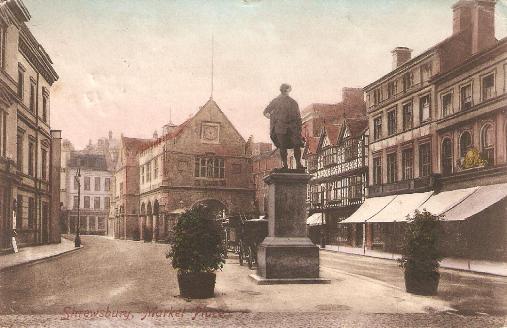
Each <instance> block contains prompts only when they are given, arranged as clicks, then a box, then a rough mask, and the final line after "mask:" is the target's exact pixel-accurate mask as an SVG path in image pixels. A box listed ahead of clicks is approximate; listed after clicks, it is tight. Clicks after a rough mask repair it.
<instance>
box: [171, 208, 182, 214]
mask: <svg viewBox="0 0 507 328" xmlns="http://www.w3.org/2000/svg"><path fill="white" fill-rule="evenodd" d="M185 211H186V209H184V208H177V209H175V210H174V211H171V212H169V214H183V213H185Z"/></svg>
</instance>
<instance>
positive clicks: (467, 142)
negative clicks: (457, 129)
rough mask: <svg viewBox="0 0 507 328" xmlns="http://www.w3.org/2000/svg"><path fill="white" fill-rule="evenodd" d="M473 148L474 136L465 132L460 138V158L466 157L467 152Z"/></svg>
mask: <svg viewBox="0 0 507 328" xmlns="http://www.w3.org/2000/svg"><path fill="white" fill-rule="evenodd" d="M471 146H472V135H471V134H470V132H468V131H465V132H463V134H462V135H461V137H460V138H459V155H460V157H465V155H466V154H467V151H468V150H469V149H470V147H471Z"/></svg>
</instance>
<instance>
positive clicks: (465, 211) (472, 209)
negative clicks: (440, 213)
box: [443, 183, 507, 221]
mask: <svg viewBox="0 0 507 328" xmlns="http://www.w3.org/2000/svg"><path fill="white" fill-rule="evenodd" d="M506 197H507V183H502V184H495V185H489V186H480V187H479V189H477V191H476V192H474V193H472V194H470V196H468V197H467V198H465V199H464V200H463V201H462V202H461V203H459V204H457V205H456V206H455V207H453V208H451V209H450V210H448V211H447V212H445V213H444V217H443V220H444V221H460V220H466V219H468V218H470V217H472V216H473V215H475V214H477V213H480V212H482V211H484V210H485V209H486V208H488V207H490V206H492V205H494V204H496V203H498V202H499V201H501V200H502V199H505V198H506Z"/></svg>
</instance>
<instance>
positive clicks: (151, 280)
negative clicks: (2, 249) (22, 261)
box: [0, 236, 506, 328]
mask: <svg viewBox="0 0 507 328" xmlns="http://www.w3.org/2000/svg"><path fill="white" fill-rule="evenodd" d="M83 244H84V245H85V248H84V249H82V250H80V251H78V252H75V253H73V254H69V255H63V256H60V257H57V258H54V259H51V260H48V261H45V262H40V263H36V264H33V265H27V266H20V267H17V268H13V269H11V270H7V271H4V272H1V273H0V327H16V328H17V327H39V326H44V327H89V326H94V327H103V326H109V327H144V326H146V327H163V326H198V327H210V326H223V327H308V326H312V327H369V328H371V327H440V326H454V327H502V326H506V322H505V317H504V315H499V314H504V313H505V311H504V310H505V300H502V299H501V298H499V296H500V295H502V293H504V292H505V280H504V279H503V278H502V279H501V278H496V277H487V276H480V275H473V274H467V273H455V272H452V273H451V272H447V271H445V272H444V273H443V279H442V286H441V289H440V291H441V292H440V295H439V297H442V298H444V299H449V300H451V302H452V303H453V304H458V305H461V306H462V309H471V308H473V310H474V311H476V310H477V309H476V307H475V306H472V307H470V306H468V305H467V304H472V303H474V304H475V303H481V304H483V305H484V304H486V305H484V307H485V309H484V312H485V313H491V314H497V316H491V315H480V314H476V313H475V314H471V313H469V312H468V313H466V311H464V310H463V311H462V313H454V314H453V313H426V314H424V313H420V314H374V313H372V314H360V313H354V312H351V311H347V310H343V309H334V308H333V309H330V310H324V311H321V312H312V313H304V312H298V313H248V312H246V313H225V312H222V313H219V314H218V316H217V314H216V313H215V314H213V313H211V314H209V313H208V314H207V315H206V316H205V314H204V313H198V314H197V315H196V312H195V311H196V308H195V305H198V304H200V303H196V302H194V301H192V302H191V303H188V302H186V301H185V300H183V299H181V298H178V297H176V296H177V295H178V294H179V291H178V288H177V284H176V278H175V272H174V270H173V269H172V268H171V267H170V266H169V262H168V260H166V259H165V257H164V254H165V251H166V247H167V246H166V245H161V244H151V243H138V242H131V241H119V240H110V239H106V238H103V237H91V236H84V237H83ZM321 254H322V257H321V261H322V265H323V266H325V267H331V268H334V269H338V270H342V271H347V272H348V273H349V274H358V275H363V276H367V277H371V278H373V279H379V280H381V281H383V283H386V284H390V285H395V286H398V287H403V280H402V278H400V277H401V275H400V271H399V269H398V268H397V267H396V263H393V262H390V261H385V260H377V259H369V258H363V257H357V256H351V255H344V254H330V253H326V252H321ZM228 265H237V264H232V263H230V264H228ZM467 284H471V285H467ZM293 288H297V286H294V287H293ZM504 295H505V294H504ZM351 297H353V295H351ZM474 300H475V302H472V301H474ZM495 302H497V303H499V304H498V305H497V306H496V307H495V306H493V305H492V304H494V303H495ZM203 304H206V303H203ZM488 304H489V305H488ZM192 306H193V307H192ZM155 307H158V308H163V309H172V308H174V309H190V310H189V311H191V312H189V313H184V314H183V315H182V316H180V317H178V316H177V314H176V313H173V314H170V315H168V316H167V317H156V316H155V317H148V318H146V319H145V320H143V319H142V318H143V316H144V314H145V311H146V310H147V309H149V308H155ZM75 309H77V310H78V311H79V309H110V310H111V312H112V313H111V314H110V315H109V316H108V317H107V318H106V317H104V316H102V317H100V316H99V317H93V318H85V317H84V314H83V313H77V312H75V313H73V314H71V315H68V313H72V311H74V310H75ZM115 309H121V311H123V313H116V315H115V316H114V317H113V314H114V311H115ZM206 311H207V310H206ZM206 311H205V312H206ZM486 311H488V312H486ZM495 311H497V312H496V313H495ZM463 313H466V314H467V315H463ZM20 314H21V316H20ZM23 314H39V315H37V316H33V315H23ZM102 315H104V313H102ZM193 318H195V320H193ZM62 319H69V320H62Z"/></svg>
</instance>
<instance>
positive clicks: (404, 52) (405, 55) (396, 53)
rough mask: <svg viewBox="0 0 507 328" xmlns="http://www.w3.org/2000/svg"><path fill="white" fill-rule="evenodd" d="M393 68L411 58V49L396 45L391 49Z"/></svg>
mask: <svg viewBox="0 0 507 328" xmlns="http://www.w3.org/2000/svg"><path fill="white" fill-rule="evenodd" d="M391 53H392V54H393V70H395V69H396V68H398V67H400V66H401V65H403V64H405V63H406V62H408V61H409V60H410V59H411V58H412V49H409V48H407V47H396V48H394V50H393V51H391Z"/></svg>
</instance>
